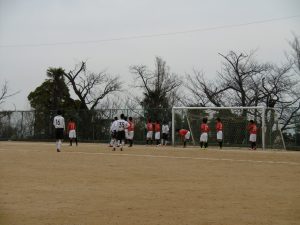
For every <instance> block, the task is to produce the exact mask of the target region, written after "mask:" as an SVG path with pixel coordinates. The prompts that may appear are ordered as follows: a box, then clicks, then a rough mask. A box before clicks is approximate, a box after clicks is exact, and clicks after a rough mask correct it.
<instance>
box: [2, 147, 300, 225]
mask: <svg viewBox="0 0 300 225" xmlns="http://www.w3.org/2000/svg"><path fill="white" fill-rule="evenodd" d="M0 182H1V183H0V224H1V225H14V224H18V225H19V224H20V225H44V224H45V225H111V224H120V225H157V224H161V225H169V224H170V225H201V224H205V225H212V224H214V225H221V224H223V225H244V224H248V225H249V224H262V225H268V224H270V225H279V224H280V225H293V224H300V152H270V151H268V152H262V151H256V152H253V151H246V150H229V149H226V150H223V151H218V150H202V151H201V150H199V149H194V148H188V149H182V148H172V147H167V148H163V147H145V146H134V147H133V148H126V149H124V151H123V152H120V151H116V152H112V151H111V148H109V147H107V146H106V145H101V144H82V143H80V145H79V146H78V147H74V146H73V147H69V146H67V143H65V144H64V146H63V149H62V152H61V153H57V152H56V151H55V146H54V144H53V143H24V142H0Z"/></svg>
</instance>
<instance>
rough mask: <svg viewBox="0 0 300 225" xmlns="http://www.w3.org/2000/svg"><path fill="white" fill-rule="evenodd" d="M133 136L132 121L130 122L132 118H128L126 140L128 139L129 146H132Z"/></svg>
mask: <svg viewBox="0 0 300 225" xmlns="http://www.w3.org/2000/svg"><path fill="white" fill-rule="evenodd" d="M133 136H134V123H133V122H132V119H130V118H129V121H128V141H129V147H132V144H133Z"/></svg>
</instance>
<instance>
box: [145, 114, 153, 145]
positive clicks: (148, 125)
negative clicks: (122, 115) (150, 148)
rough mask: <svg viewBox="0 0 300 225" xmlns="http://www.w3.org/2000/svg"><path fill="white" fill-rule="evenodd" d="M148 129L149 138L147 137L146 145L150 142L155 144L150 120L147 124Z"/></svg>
mask: <svg viewBox="0 0 300 225" xmlns="http://www.w3.org/2000/svg"><path fill="white" fill-rule="evenodd" d="M146 129H147V136H146V144H148V143H149V141H150V142H151V144H152V142H153V129H154V127H153V123H152V122H151V119H148V122H147V124H146Z"/></svg>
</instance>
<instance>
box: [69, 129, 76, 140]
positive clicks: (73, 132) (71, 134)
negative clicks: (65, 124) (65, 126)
mask: <svg viewBox="0 0 300 225" xmlns="http://www.w3.org/2000/svg"><path fill="white" fill-rule="evenodd" d="M69 138H76V130H70V131H69Z"/></svg>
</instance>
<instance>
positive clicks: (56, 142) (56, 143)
mask: <svg viewBox="0 0 300 225" xmlns="http://www.w3.org/2000/svg"><path fill="white" fill-rule="evenodd" d="M55 144H56V149H58V141H56V143H55Z"/></svg>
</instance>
